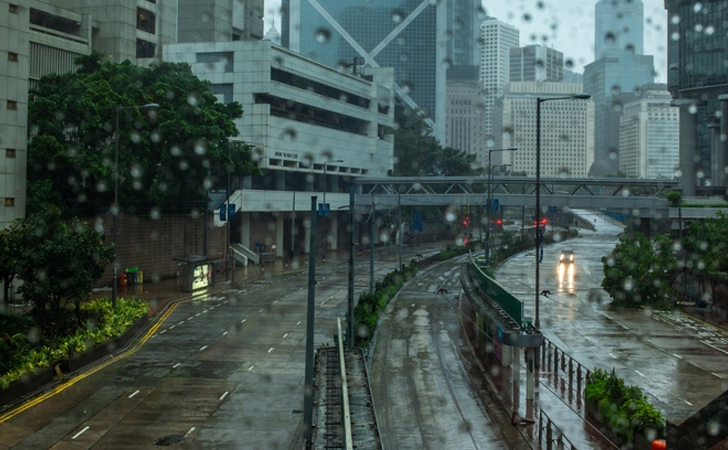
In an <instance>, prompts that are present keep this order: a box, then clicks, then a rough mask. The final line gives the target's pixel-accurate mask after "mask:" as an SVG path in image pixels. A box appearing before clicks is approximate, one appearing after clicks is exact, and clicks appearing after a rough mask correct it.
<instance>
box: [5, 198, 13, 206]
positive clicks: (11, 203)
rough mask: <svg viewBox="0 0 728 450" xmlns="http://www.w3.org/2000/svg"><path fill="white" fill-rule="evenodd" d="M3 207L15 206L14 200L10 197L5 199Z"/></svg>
mask: <svg viewBox="0 0 728 450" xmlns="http://www.w3.org/2000/svg"><path fill="white" fill-rule="evenodd" d="M5 206H15V199H14V198H12V197H5Z"/></svg>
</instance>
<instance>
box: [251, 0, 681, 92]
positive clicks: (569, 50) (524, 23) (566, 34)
mask: <svg viewBox="0 0 728 450" xmlns="http://www.w3.org/2000/svg"><path fill="white" fill-rule="evenodd" d="M361 1H362V3H366V0H361ZM642 1H643V4H644V6H645V54H647V55H653V56H654V57H655V70H656V72H657V79H658V80H657V81H659V82H663V83H664V82H665V81H666V79H667V73H666V70H667V41H666V39H667V38H666V36H667V33H666V30H667V22H666V21H667V12H666V11H665V7H664V0H642ZM280 3H281V2H280V0H265V16H264V21H265V29H266V31H267V30H268V29H269V28H270V27H271V25H275V27H276V28H277V29H278V30H279V31H280V29H281V27H280V16H281V14H280ZM539 3H540V4H542V5H543V6H542V7H538V6H537V5H538V4H539ZM595 3H596V0H543V1H538V0H510V1H507V2H506V1H503V0H496V1H486V2H484V3H483V6H484V8H485V11H486V13H487V14H488V15H489V16H493V17H495V18H497V19H499V20H501V21H503V22H506V23H509V24H511V25H514V26H515V27H516V28H518V29H519V31H520V36H521V45H527V44H545V45H549V46H552V47H553V48H555V49H556V50H559V51H561V52H563V53H564V59H565V60H570V61H572V62H573V69H574V70H575V71H577V72H583V71H584V66H585V65H587V64H589V63H591V62H593V61H594V4H595Z"/></svg>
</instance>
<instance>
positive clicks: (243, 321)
mask: <svg viewBox="0 0 728 450" xmlns="http://www.w3.org/2000/svg"><path fill="white" fill-rule="evenodd" d="M246 320H248V319H243V320H241V321H240V323H245V321H246Z"/></svg>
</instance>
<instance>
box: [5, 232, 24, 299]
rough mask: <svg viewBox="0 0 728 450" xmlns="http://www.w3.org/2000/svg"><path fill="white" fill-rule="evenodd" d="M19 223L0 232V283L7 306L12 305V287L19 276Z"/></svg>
mask: <svg viewBox="0 0 728 450" xmlns="http://www.w3.org/2000/svg"><path fill="white" fill-rule="evenodd" d="M18 223H19V222H14V223H13V224H12V225H11V226H10V227H8V228H4V229H2V230H0V281H2V283H3V294H4V296H3V298H4V299H5V304H6V305H7V304H8V303H10V286H11V285H12V283H13V280H14V279H15V277H16V276H17V275H18V264H19V262H20V261H19V257H20V239H19V233H18V232H17V231H16V229H17V227H18Z"/></svg>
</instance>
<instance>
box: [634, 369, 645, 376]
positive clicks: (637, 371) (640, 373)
mask: <svg viewBox="0 0 728 450" xmlns="http://www.w3.org/2000/svg"><path fill="white" fill-rule="evenodd" d="M635 373H636V374H637V375H641V376H643V377H644V376H645V374H644V373H642V372H640V371H639V370H635Z"/></svg>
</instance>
